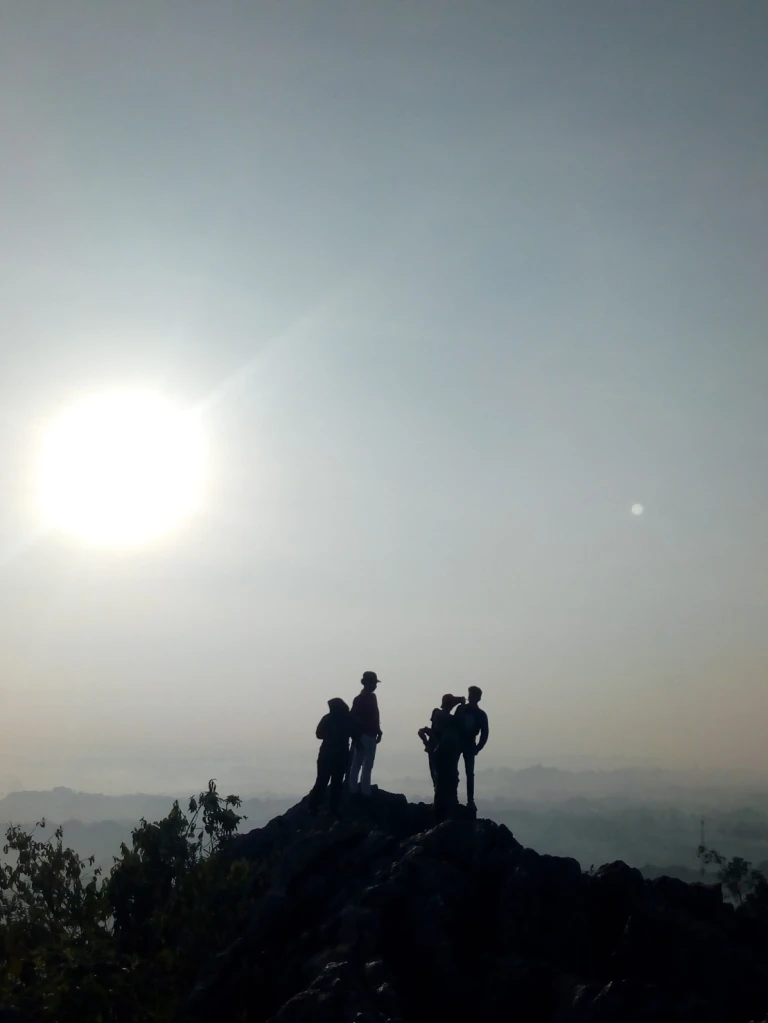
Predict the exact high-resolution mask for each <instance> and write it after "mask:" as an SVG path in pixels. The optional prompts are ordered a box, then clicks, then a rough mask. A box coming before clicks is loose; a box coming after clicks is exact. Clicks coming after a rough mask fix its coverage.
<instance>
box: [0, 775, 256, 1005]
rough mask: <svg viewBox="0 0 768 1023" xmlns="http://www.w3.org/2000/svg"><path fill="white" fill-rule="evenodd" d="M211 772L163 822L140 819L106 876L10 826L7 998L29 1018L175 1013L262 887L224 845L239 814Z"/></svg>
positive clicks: (0, 932) (59, 842)
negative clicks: (202, 787)
mask: <svg viewBox="0 0 768 1023" xmlns="http://www.w3.org/2000/svg"><path fill="white" fill-rule="evenodd" d="M240 805H241V804H240V799H239V798H238V797H237V796H226V797H222V796H220V795H219V793H218V791H217V789H216V783H215V781H213V780H212V781H210V782H209V783H208V788H207V790H206V791H205V792H201V793H200V795H199V797H198V798H197V799H194V798H193V799H191V800H190V802H189V807H188V812H187V813H184V812H183V811H182V810H181V808H180V807H179V804H178V802H176V803H174V804H173V807H172V809H171V811H170V813H169V814H168V816H167V817H165V818H164V819H163V820H161V821H157V822H154V823H149V822H148V821H146V820H142V821H141V823H140V825H139V826H138V827H137V828H136V829H135V830H134V832H133V837H132V846H131V848H128V846H127V845H125V844H124V845H123V846H122V848H121V855H120V856H119V857H116V858H115V863H114V866H113V868H112V870H111V871H110V873H109V875H108V876H107V877H106V878H102V877H101V876H100V875H101V872H100V870H99V869H98V868H94V866H93V859H92V858H91V859H89V860H83V859H81V858H80V857H79V856H78V855H77V854H76V853H75V852H73V851H72V850H71V849H67V848H64V846H63V834H62V830H61V828H57V829H56V831H55V832H54V834H53V836H52V838H51V839H49V840H47V841H46V840H43V838H42V837H41V835H40V832H42V831H44V829H45V827H46V824H45V821H40V822H39V824H38V825H37V827H36V828H35V829H34V831H33V832H32V833H27V832H25V831H24V830H23V829H21V828H19V827H17V826H11V827H9V829H8V831H7V834H6V844H5V847H4V850H3V851H4V853H5V854H6V856H7V855H9V854H11V855H12V861H11V862H9V863H6V864H3V865H0V1005H2V1006H3V1007H7V1008H12V1009H16V1010H17V1011H18V1012H20V1013H21V1018H22V1019H30V1020H32V1019H34V1020H46V1019H50V1020H57V1021H61V1023H69V1021H72V1023H74V1021H75V1020H77V1021H81V1023H107V1021H116V1023H117V1021H119V1023H122V1021H134V1020H136V1021H138V1020H148V1021H149V1020H156V1021H162V1020H170V1019H172V1018H173V1017H174V1014H175V1012H176V1009H177V1006H178V1003H179V999H180V997H182V996H183V994H185V993H186V991H187V990H188V986H189V984H190V983H191V982H192V981H193V978H194V977H195V975H196V974H197V971H198V969H199V967H200V966H201V964H202V963H203V962H205V961H206V960H207V959H208V958H209V957H210V956H212V955H215V954H216V952H217V951H219V950H220V949H221V948H222V947H223V946H224V944H225V943H226V941H227V940H228V936H229V935H230V934H231V933H232V929H233V927H234V926H235V925H236V924H237V923H239V922H241V920H242V918H243V917H244V915H245V914H247V912H248V906H249V903H250V901H251V899H252V898H253V897H254V896H255V895H258V893H259V884H260V881H259V878H258V877H257V875H256V874H255V871H254V869H253V867H252V866H251V865H250V864H248V863H246V862H245V861H234V862H233V861H232V860H231V857H230V858H228V857H225V856H222V855H220V854H221V852H222V850H223V849H224V847H225V846H226V845H227V844H228V843H229V841H230V840H231V838H232V836H233V835H234V833H235V832H236V830H237V828H238V825H239V823H240V821H241V820H243V819H244V818H243V816H242V815H240V814H238V813H237V810H238V808H239V807H240Z"/></svg>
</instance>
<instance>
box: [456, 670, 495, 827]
mask: <svg viewBox="0 0 768 1023" xmlns="http://www.w3.org/2000/svg"><path fill="white" fill-rule="evenodd" d="M467 695H468V696H469V699H468V700H467V701H466V702H464V703H462V705H461V706H460V707H459V708H458V710H457V711H456V717H457V718H458V720H459V722H460V724H461V726H462V728H461V732H462V740H463V741H462V751H461V752H462V756H463V757H464V771H465V774H466V778H467V806H469V807H470V808H471V809H473V810H474V809H476V807H475V757H476V756H477V754H478V753H479V752H480V750H481V749H483V747H484V746H485V744H486V743H487V742H488V715H487V714H486V713H485V711H484V710H482V709H481V708H480V700H481V699H482V697H483V691H482V689H480V688H479V687H478V686H470V687H469V689H468V691H467ZM478 737H479V738H478Z"/></svg>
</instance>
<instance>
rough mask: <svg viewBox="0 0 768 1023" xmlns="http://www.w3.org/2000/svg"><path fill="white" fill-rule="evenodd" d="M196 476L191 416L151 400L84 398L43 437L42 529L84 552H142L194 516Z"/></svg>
mask: <svg viewBox="0 0 768 1023" xmlns="http://www.w3.org/2000/svg"><path fill="white" fill-rule="evenodd" d="M202 469H203V443H202V436H201V433H200V429H199V425H198V422H197V420H196V417H195V416H194V415H193V414H192V413H189V412H185V411H183V410H180V409H178V408H175V407H174V406H173V405H172V404H170V403H169V402H167V401H166V400H165V399H163V398H160V397H157V396H155V395H152V394H144V393H134V392H123V391H120V392H117V393H112V394H103V395H98V396H94V397H90V398H86V399H85V400H83V401H81V402H80V403H79V404H77V405H75V406H73V407H72V408H70V409H68V410H67V411H66V412H64V413H63V415H61V416H60V418H59V419H58V420H56V421H55V422H54V423H53V424H52V425H51V427H50V428H49V430H48V432H47V434H46V437H45V440H44V443H43V449H42V453H41V459H40V476H39V484H40V500H41V508H42V513H43V516H44V518H45V521H46V523H47V524H48V525H49V526H52V527H54V528H56V529H59V530H62V531H64V532H67V533H70V534H72V535H74V536H77V537H78V538H80V539H81V540H84V541H85V542H87V543H90V544H98V545H104V546H115V547H121V546H131V545H136V544H142V543H145V542H147V541H149V540H152V539H155V538H156V537H158V536H160V535H162V534H163V533H167V532H168V531H169V530H171V529H173V527H174V526H176V525H177V524H178V523H179V522H180V521H181V520H182V519H183V518H184V517H185V516H186V515H188V514H189V513H190V512H192V511H194V509H195V508H196V506H197V504H198V501H199V498H200V490H201V485H202Z"/></svg>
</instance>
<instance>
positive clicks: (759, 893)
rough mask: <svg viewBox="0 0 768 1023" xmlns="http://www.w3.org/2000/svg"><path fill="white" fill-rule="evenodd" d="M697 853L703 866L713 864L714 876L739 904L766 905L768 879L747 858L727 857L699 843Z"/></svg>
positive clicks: (755, 906) (753, 907)
mask: <svg viewBox="0 0 768 1023" xmlns="http://www.w3.org/2000/svg"><path fill="white" fill-rule="evenodd" d="M697 854H698V857H699V859H700V860H701V864H702V871H703V869H704V867H705V866H710V865H715V866H716V867H717V871H716V876H717V879H718V881H719V882H720V883H721V884H722V886H723V888H724V889H725V890H726V892H727V893H728V894H729V895H730V897H731V898H732V899H733V901H734V902H736V903H737V904H738V905H739V906H743V905H745V904H746V905H748V906H749V907H750V908H752V909H762V908H763V907H766V906H768V881H767V880H766V877H765V875H764V874H763V872H762V871H761V870H757V869H755V868H754V867H753V866H752V864H751V863H750V861H749V860H745V859H744V858H743V857H741V856H734V857H733V858H732V859H730V860H729V859H728V858H727V857H725V856H723V855H722V854H721V853H719V852H718V851H717V850H716V849H707V847H706V846H704V845H700V846H699V847H698V849H697Z"/></svg>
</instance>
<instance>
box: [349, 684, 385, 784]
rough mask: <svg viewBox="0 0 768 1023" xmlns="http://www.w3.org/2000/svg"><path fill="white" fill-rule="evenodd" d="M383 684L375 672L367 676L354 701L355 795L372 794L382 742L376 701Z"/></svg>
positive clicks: (352, 778) (352, 772)
mask: <svg viewBox="0 0 768 1023" xmlns="http://www.w3.org/2000/svg"><path fill="white" fill-rule="evenodd" d="M379 681H380V680H379V678H378V676H377V675H376V672H375V671H365V672H363V677H362V679H361V680H360V684H361V685H362V687H363V691H362V692H361V693H358V694H357V696H356V697H355V698H354V700H353V701H352V717H353V718H354V721H355V725H356V728H357V730H358V733H359V738H357V739H356V740H355V748H354V752H353V754H352V763H351V765H350V769H349V791H350V792H351V793H352V794H353V795H357V794H359V793H362V795H364V796H370V794H371V772H372V771H373V762H374V760H375V759H376V747H377V746H378V744H379V743H380V742H381V722H380V720H379V704H378V700H377V699H376V687H377V686H378V684H379Z"/></svg>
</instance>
